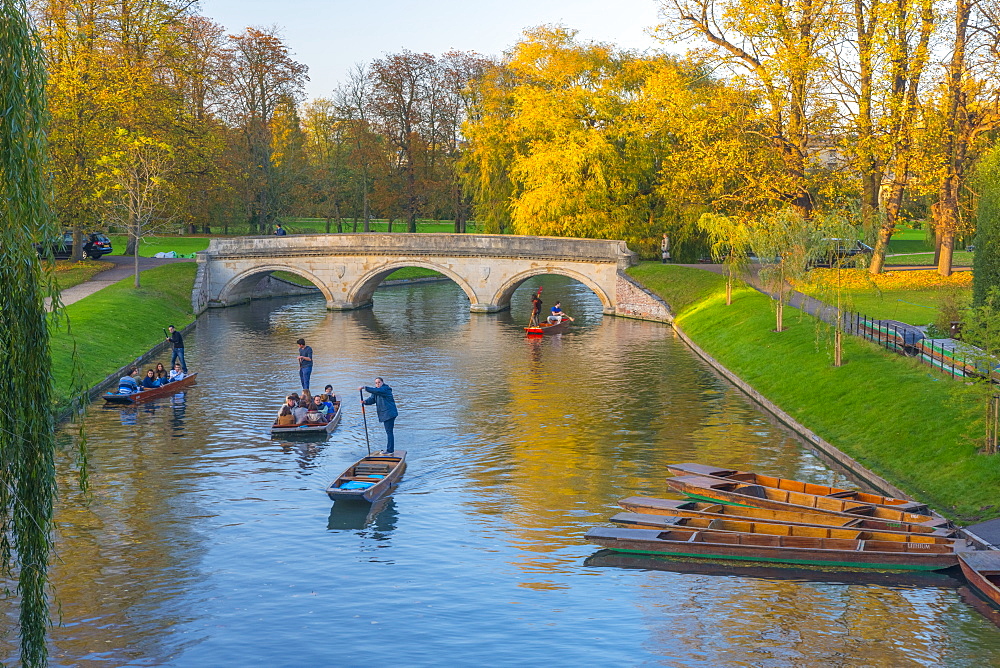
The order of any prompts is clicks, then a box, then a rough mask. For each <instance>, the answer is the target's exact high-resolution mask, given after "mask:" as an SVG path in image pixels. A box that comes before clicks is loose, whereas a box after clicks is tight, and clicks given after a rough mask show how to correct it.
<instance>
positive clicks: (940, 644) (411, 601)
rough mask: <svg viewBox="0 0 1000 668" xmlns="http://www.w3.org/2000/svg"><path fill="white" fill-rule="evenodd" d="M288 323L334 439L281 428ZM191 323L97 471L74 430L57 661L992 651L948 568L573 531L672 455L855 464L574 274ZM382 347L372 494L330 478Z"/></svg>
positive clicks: (95, 421) (872, 658)
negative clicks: (624, 548) (195, 376)
mask: <svg viewBox="0 0 1000 668" xmlns="http://www.w3.org/2000/svg"><path fill="white" fill-rule="evenodd" d="M539 284H541V285H543V286H544V291H543V295H542V296H543V299H544V301H545V302H546V304H547V305H551V303H552V302H553V301H554V300H555V299H556V298H561V299H562V301H563V305H564V309H565V310H566V311H567V312H568V313H570V314H572V315H574V316H576V322H575V324H574V327H573V328H572V329H571V331H570V332H569V333H567V334H564V335H561V336H556V337H550V338H549V337H547V338H545V339H542V340H527V339H526V338H525V337H524V335H523V331H522V329H521V325H522V324H523V323H521V322H520V321H521V320H522V319H523V314H524V313H526V312H527V311H528V310H529V308H528V304H527V302H528V300H529V299H530V296H531V294H532V293H533V291H534V288H535V286H537V285H539ZM515 315H516V316H517V317H516V318H515ZM299 337H304V338H305V339H306V340H307V342H308V343H309V344H310V345H311V346H312V347H313V350H314V351H315V358H316V368H315V371H314V373H313V382H312V384H313V387H314V389H316V388H317V387H319V388H321V387H322V386H323V385H325V384H326V383H330V384H332V385H333V386H334V388H336V390H337V392H338V393H340V394H341V395H342V396H344V397H345V398H346V402H345V411H344V419H343V422H342V423H341V424H340V426H338V427H337V429H336V430H335V431H334V433H333V434H331V435H330V436H329V438H328V439H326V440H325V441H319V442H315V441H314V442H289V441H282V440H272V439H271V438H270V437H269V435H268V427H269V425H270V423H271V421H272V418H273V415H274V414H275V412H276V410H277V408H278V407H279V406H280V404H281V401H282V398H283V396H284V395H285V394H286V393H287V392H289V391H291V390H294V389H297V373H296V361H295V356H296V354H297V349H296V346H295V340H296V339H297V338H299ZM187 342H188V348H187V352H188V362H189V366H190V367H191V368H192V370H195V369H196V370H198V371H199V372H200V376H199V384H198V385H197V386H196V387H195V388H193V389H192V390H190V391H189V392H187V393H185V394H184V395H183V396H177V397H175V398H173V399H172V400H171V399H166V400H160V401H158V402H155V403H154V404H152V405H149V406H143V407H141V408H138V409H121V408H114V409H106V408H103V407H101V406H97V405H95V406H93V407H91V409H90V410H89V411H88V412H87V414H86V416H85V422H86V430H87V433H88V438H89V448H90V475H91V491H90V494H89V496H85V495H83V494H82V493H81V492H79V491H78V490H77V489H75V487H74V482H75V473H74V472H73V469H72V466H71V460H72V457H71V455H70V454H69V453H70V451H71V448H70V447H69V446H70V441H71V440H72V438H73V436H72V430H71V429H67V430H66V433H65V434H64V435H63V438H62V442H63V443H64V444H65V445H66V452H65V453H64V454H63V455H62V456H61V457H60V469H59V476H60V485H61V490H62V491H61V498H60V501H59V504H58V510H57V517H56V521H57V527H58V536H57V558H56V559H55V563H54V565H53V582H54V584H55V591H56V596H57V602H58V605H59V606H60V611H61V624H59V625H58V626H57V627H56V628H54V629H53V631H52V634H51V635H52V663H53V664H54V665H75V666H120V665H130V666H153V665H155V666H246V665H261V666H307V665H310V666H311V665H334V666H340V665H351V666H354V665H357V666H376V665H405V666H411V665H413V666H416V665H442V664H448V665H458V666H465V665H479V666H486V665H526V664H543V663H544V664H546V665H550V666H584V665H587V666H589V665H594V666H607V665H665V666H723V665H725V666H743V665H746V666H828V665H836V666H911V665H912V666H941V665H949V666H986V665H1000V658H998V652H1000V629H998V628H997V627H996V626H994V625H993V624H992V623H991V622H990V621H988V620H987V619H986V618H985V617H983V616H981V615H980V614H979V613H978V612H976V611H975V610H974V609H973V608H972V607H970V606H969V605H968V604H967V603H965V602H964V601H963V598H962V592H960V591H959V589H958V587H959V585H960V584H961V583H960V582H959V581H958V580H956V579H954V578H953V577H951V576H948V575H938V574H928V575H902V576H900V575H894V574H884V573H883V574H879V573H876V574H871V575H859V576H853V575H852V576H843V575H839V574H836V573H823V572H819V571H807V570H803V569H780V568H771V569H768V568H740V567H733V566H729V565H727V564H724V563H707V564H693V563H690V562H684V561H669V560H656V559H650V558H640V557H635V558H628V557H625V558H622V557H614V556H609V554H608V553H598V550H597V548H595V547H594V546H591V545H588V544H587V543H585V542H583V540H582V536H583V534H584V533H585V532H586V530H587V529H588V528H589V527H591V526H593V525H595V524H602V523H605V522H606V521H607V518H608V517H609V516H610V515H612V514H614V513H615V512H617V511H618V510H619V509H618V507H617V505H616V501H617V500H618V499H619V498H622V497H624V496H628V495H632V494H645V495H664V492H665V486H664V484H663V480H664V478H665V477H666V475H667V474H666V470H665V465H666V464H667V463H669V462H678V461H701V462H705V463H713V464H718V465H722V466H731V467H734V468H742V469H752V470H757V471H760V472H766V473H772V474H778V475H782V476H787V477H794V478H800V479H806V480H810V481H814V482H825V483H831V484H839V483H847V484H853V482H852V481H851V480H850V479H849V478H846V477H845V476H843V475H842V474H840V473H837V472H835V471H833V470H832V469H831V468H830V467H829V466H828V465H827V464H826V463H824V461H823V460H821V459H820V458H819V457H818V456H817V455H815V454H814V453H812V452H810V451H809V450H808V449H806V448H804V447H803V446H802V445H801V443H800V442H799V441H798V440H797V439H795V438H793V437H792V436H791V435H789V434H788V432H787V431H786V430H785V429H783V428H781V427H779V426H776V425H775V424H774V422H773V421H772V420H771V419H769V417H768V416H767V415H765V414H763V413H761V412H760V411H759V410H758V409H756V408H755V407H754V406H753V405H752V404H750V403H749V402H748V401H747V400H746V399H745V397H744V396H743V395H741V394H740V393H739V392H738V391H736V390H734V389H733V388H732V387H731V386H730V385H728V384H727V383H726V382H724V381H723V380H721V379H720V378H719V377H717V376H716V375H715V374H714V373H713V372H712V371H711V370H710V369H709V368H708V367H707V366H706V365H704V364H703V363H701V362H700V361H699V360H698V359H697V358H696V357H694V355H693V354H692V353H691V352H690V351H689V350H688V349H687V348H686V347H685V346H684V345H683V344H682V343H681V342H680V341H678V340H677V339H676V338H675V337H674V336H673V334H672V331H671V330H670V328H668V327H666V326H664V325H660V324H657V323H648V322H639V321H634V320H626V319H621V318H605V317H602V315H601V306H600V303H599V301H598V300H597V298H596V297H595V296H594V295H593V294H592V293H590V292H589V291H588V290H587V289H586V288H584V287H583V286H582V285H580V284H578V283H575V282H572V281H569V280H566V279H562V278H559V277H546V278H544V279H539V280H538V281H530V282H529V283H527V284H526V285H525V286H523V287H522V288H520V289H519V290H518V291H517V292H516V293H515V295H514V300H513V311H512V312H511V313H502V314H499V315H491V316H484V315H476V314H470V313H469V311H468V301H467V299H466V297H465V296H464V295H463V294H462V292H461V291H460V290H459V289H458V288H457V287H456V286H454V285H453V284H451V283H432V284H422V285H414V286H408V287H392V288H383V289H381V290H379V291H378V292H377V293H376V295H375V306H374V308H373V309H370V310H363V311H356V312H343V313H339V312H338V313H333V312H327V311H326V310H325V308H324V302H323V301H322V299H311V298H307V299H300V300H265V301H259V302H254V303H252V304H249V305H246V306H242V307H236V308H230V309H222V310H214V311H210V312H208V313H206V314H205V315H203V316H202V317H201V319H200V320H199V323H198V327H197V329H196V330H195V331H194V332H192V333H191V334H190V335H189V336H188V337H187ZM165 361H166V360H165ZM376 375H381V376H383V377H384V378H385V381H386V383H388V384H389V385H391V386H392V387H393V389H394V391H395V395H396V398H397V401H398V404H399V407H400V417H399V419H398V420H397V425H396V432H397V436H396V443H397V445H396V447H397V449H405V450H407V452H408V462H409V468H408V470H407V472H406V474H405V475H404V477H403V479H402V482H401V484H400V486H399V487H398V489H397V490H396V491H395V492H394V493H393V494H392V495H391V496H390V497H389V498H388V500H387V501H385V502H383V503H380V504H377V505H376V506H375V507H374V508H372V509H371V510H370V512H369V508H368V507H367V506H362V507H361V508H358V507H357V506H352V507H342V506H341V504H339V503H338V504H336V505H334V504H333V503H332V502H331V501H330V500H329V499H328V498H327V496H326V495H325V494H324V492H323V489H324V487H325V486H326V485H327V484H328V483H329V482H330V480H331V479H332V478H334V477H335V476H336V475H337V474H338V473H339V472H341V471H342V470H343V469H344V468H346V467H347V465H348V464H349V463H350V462H352V461H354V460H356V459H357V458H358V457H360V456H361V455H363V454H364V453H365V447H366V446H365V430H364V426H363V423H362V416H361V411H360V409H359V406H358V402H357V395H358V393H357V389H356V388H357V387H358V386H359V385H361V384H369V385H370V384H372V381H373V378H374V376H376ZM368 429H369V433H370V436H371V439H372V445H373V447H380V446H381V445H382V444H383V443H384V438H385V436H384V433H383V432H382V431H381V429H380V428H379V426H378V424H377V423H376V422H373V421H372V420H371V419H369V423H368ZM15 641H16V637H14V634H13V633H8V634H7V636H6V637H5V638H3V639H0V656H8V657H11V656H13V652H14V650H13V644H14V642H15Z"/></svg>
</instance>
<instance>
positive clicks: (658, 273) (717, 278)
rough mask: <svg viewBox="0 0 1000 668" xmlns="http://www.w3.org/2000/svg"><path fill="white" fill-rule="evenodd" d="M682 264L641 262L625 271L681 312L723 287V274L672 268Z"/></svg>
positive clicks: (721, 290) (721, 289)
mask: <svg viewBox="0 0 1000 668" xmlns="http://www.w3.org/2000/svg"><path fill="white" fill-rule="evenodd" d="M681 268H683V267H674V266H673V265H664V264H660V263H659V262H643V263H641V264H639V265H638V266H636V267H631V268H629V270H628V275H629V276H631V277H632V278H634V279H635V280H637V281H639V282H640V283H642V284H643V285H645V286H646V287H647V288H649V289H650V290H652V291H653V292H655V293H656V294H657V295H659V296H660V298H661V299H663V301H665V302H667V304H668V305H669V306H670V309H671V310H672V311H673V312H674V313H683V312H684V310H685V309H687V308H688V307H689V306H691V305H692V304H695V303H697V302H699V301H701V300H703V299H705V298H707V297H709V296H711V295H714V294H717V293H719V292H724V291H725V289H726V279H725V277H724V276H721V275H719V274H716V273H714V272H711V271H705V270H702V269H692V270H689V271H671V269H681Z"/></svg>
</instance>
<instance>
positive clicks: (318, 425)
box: [271, 401, 341, 436]
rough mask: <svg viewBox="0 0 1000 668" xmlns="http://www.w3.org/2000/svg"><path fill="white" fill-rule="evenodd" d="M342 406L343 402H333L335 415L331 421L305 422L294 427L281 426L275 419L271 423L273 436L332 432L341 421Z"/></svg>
mask: <svg viewBox="0 0 1000 668" xmlns="http://www.w3.org/2000/svg"><path fill="white" fill-rule="evenodd" d="M340 408H341V402H340V401H334V402H333V417H332V418H330V421H329V422H305V423H303V424H297V425H294V426H292V427H279V426H278V422H277V421H275V423H274V424H272V425H271V436H279V435H280V436H306V435H317V434H320V435H325V434H329V433H330V432H332V431H333V430H334V429H335V428H336V426H337V425H338V424H339V423H340Z"/></svg>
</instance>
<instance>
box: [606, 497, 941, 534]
mask: <svg viewBox="0 0 1000 668" xmlns="http://www.w3.org/2000/svg"><path fill="white" fill-rule="evenodd" d="M618 505H619V506H621V507H622V508H625V509H626V510H631V511H632V512H635V513H642V514H646V515H674V516H678V517H703V518H706V519H737V520H750V521H764V522H771V523H773V524H793V525H802V526H829V527H835V528H843V529H856V530H858V531H881V532H893V533H919V534H929V535H932V536H939V537H941V538H946V537H948V536H952V535H953V534H954V533H955V532H956V531H957V530H956V529H954V528H938V529H935V528H933V527H928V526H924V525H922V524H911V523H906V522H903V523H900V522H893V521H887V520H877V519H872V518H869V517H858V516H845V515H834V514H829V513H818V512H807V511H808V509H802V510H774V509H772V508H754V507H751V506H734V505H731V504H725V503H719V502H717V501H692V500H690V499H683V500H677V499H657V498H653V497H648V496H630V497H628V498H626V499H622V500H621V501H619V502H618Z"/></svg>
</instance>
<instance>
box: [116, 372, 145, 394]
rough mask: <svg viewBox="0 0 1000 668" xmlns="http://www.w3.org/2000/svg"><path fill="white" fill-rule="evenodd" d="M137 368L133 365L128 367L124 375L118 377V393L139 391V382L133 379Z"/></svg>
mask: <svg viewBox="0 0 1000 668" xmlns="http://www.w3.org/2000/svg"><path fill="white" fill-rule="evenodd" d="M137 373H139V370H138V369H136V368H135V367H134V366H133V367H129V369H128V371H127V372H126V375H124V376H122V377H121V378H119V379H118V394H135V393H136V392H139V391H140V388H139V383H138V382H136V380H135V375H136V374H137Z"/></svg>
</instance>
